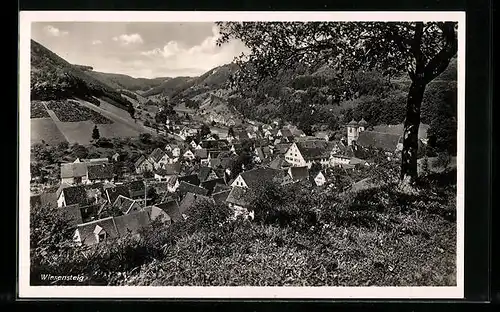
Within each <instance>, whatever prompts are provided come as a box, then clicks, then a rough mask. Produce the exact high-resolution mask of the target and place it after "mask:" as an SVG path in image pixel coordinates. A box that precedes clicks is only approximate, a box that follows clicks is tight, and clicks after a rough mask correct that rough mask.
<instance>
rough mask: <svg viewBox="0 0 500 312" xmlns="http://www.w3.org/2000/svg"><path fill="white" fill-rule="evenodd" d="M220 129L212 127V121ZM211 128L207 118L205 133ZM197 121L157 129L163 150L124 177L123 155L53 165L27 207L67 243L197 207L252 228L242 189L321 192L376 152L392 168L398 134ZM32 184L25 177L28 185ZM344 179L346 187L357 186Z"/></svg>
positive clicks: (422, 136) (361, 126)
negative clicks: (219, 209)
mask: <svg viewBox="0 0 500 312" xmlns="http://www.w3.org/2000/svg"><path fill="white" fill-rule="evenodd" d="M219 121H220V120H219ZM214 124H215V121H214V120H212V125H214ZM427 128H428V126H427V125H425V124H423V125H421V126H420V131H419V154H420V156H419V158H420V159H423V158H422V157H423V155H424V151H425V146H426V144H427V133H426V130H427ZM207 129H210V127H208V126H206V125H204V124H203V123H202V122H195V121H192V120H191V121H189V123H187V122H185V121H184V122H173V121H171V120H169V119H167V121H166V122H165V125H164V130H163V131H161V132H162V133H161V134H158V135H159V136H161V135H170V136H172V137H175V140H170V142H171V143H167V144H166V145H165V146H163V148H159V147H157V148H155V149H154V150H153V151H152V152H151V153H149V154H145V153H144V154H142V155H140V156H139V157H137V158H136V159H134V160H133V162H134V171H131V172H127V174H125V175H120V176H117V175H116V174H115V173H114V172H115V170H114V168H116V167H117V166H120V167H123V164H121V163H123V155H120V154H119V153H115V154H113V156H112V157H109V158H90V159H83V158H82V159H80V158H76V159H74V161H72V162H66V163H60V164H58V165H59V166H60V182H59V184H58V185H57V188H55V187H52V188H50V190H49V191H47V190H45V191H43V190H42V192H39V193H38V194H32V196H31V206H32V207H36V206H41V205H45V206H53V207H58V209H60V210H61V211H63V214H64V215H65V216H66V217H67V221H68V226H70V227H71V228H72V229H74V235H73V242H74V243H75V245H92V244H97V243H100V242H103V241H106V240H111V239H115V238H119V237H122V236H124V235H128V234H132V235H139V232H140V230H141V228H144V227H145V226H147V225H149V224H150V223H152V222H153V221H155V220H160V221H161V222H162V223H163V224H164V225H165V226H169V225H170V224H172V223H176V222H183V221H184V220H185V219H187V218H188V217H189V214H190V211H191V210H192V209H196V208H195V207H196V206H197V205H198V204H199V203H200V202H203V201H206V202H211V203H217V204H223V205H227V206H228V207H229V208H231V209H232V211H233V218H234V219H236V218H244V219H247V220H249V221H251V220H253V218H254V214H253V209H252V207H251V205H250V204H249V201H248V199H247V198H246V197H247V194H248V190H251V189H252V188H255V187H256V185H258V184H260V183H262V181H275V182H276V183H279V184H281V185H286V184H290V183H301V185H302V187H307V188H311V189H319V190H325V191H330V192H332V191H342V190H338V188H335V184H336V183H337V182H336V181H337V180H336V179H335V178H334V177H333V176H332V174H331V172H332V170H333V169H337V170H338V169H340V170H341V171H342V172H345V173H346V174H348V172H349V171H357V170H361V169H363V168H366V167H369V166H373V165H376V163H375V161H376V160H375V159H373V158H372V157H371V158H370V157H369V156H367V155H373V153H372V154H370V153H367V151H379V152H381V155H383V158H384V159H387V160H388V161H392V162H396V163H399V153H400V151H401V149H402V133H403V126H402V125H401V124H400V125H393V126H391V125H387V126H375V127H370V128H368V123H367V122H366V121H365V120H364V119H361V120H359V121H355V120H352V121H351V122H350V123H348V124H346V125H344V127H343V130H342V131H343V132H344V133H343V134H342V135H341V138H340V139H336V138H335V137H338V135H337V136H336V135H335V133H334V131H330V130H324V131H316V132H315V133H314V135H312V136H307V135H306V134H305V133H304V131H302V130H300V129H298V128H297V127H296V126H294V125H291V124H281V123H280V122H278V121H276V122H273V123H271V124H263V123H258V122H249V123H248V125H247V126H233V124H232V123H229V124H228V123H227V122H226V121H224V123H223V124H218V125H217V129H224V130H226V131H217V132H215V131H211V130H207ZM32 179H33V178H32ZM366 180H367V179H363V180H361V181H353V183H351V185H349V187H351V188H352V187H354V186H355V185H356V184H360V183H361V184H362V183H365V182H366Z"/></svg>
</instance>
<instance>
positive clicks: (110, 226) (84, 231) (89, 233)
mask: <svg viewBox="0 0 500 312" xmlns="http://www.w3.org/2000/svg"><path fill="white" fill-rule="evenodd" d="M96 226H99V227H101V228H102V229H103V230H104V232H106V234H107V236H108V237H109V238H116V237H118V236H119V234H118V230H117V228H116V225H115V221H114V218H113V217H108V218H104V219H99V220H96V221H91V222H87V223H83V224H79V225H77V229H78V232H79V233H80V240H81V242H82V243H84V244H94V243H97V240H96V237H95V233H94V229H95V228H96Z"/></svg>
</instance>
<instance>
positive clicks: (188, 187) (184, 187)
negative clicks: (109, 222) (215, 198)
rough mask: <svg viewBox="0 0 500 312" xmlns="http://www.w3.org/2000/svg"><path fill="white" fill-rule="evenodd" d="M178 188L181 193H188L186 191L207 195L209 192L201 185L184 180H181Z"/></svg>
mask: <svg viewBox="0 0 500 312" xmlns="http://www.w3.org/2000/svg"><path fill="white" fill-rule="evenodd" d="M177 190H178V191H179V193H181V194H186V193H194V194H199V195H207V194H208V190H207V189H204V188H202V187H200V186H197V185H194V184H190V183H187V182H184V181H182V182H180V184H179V188H178V189H177Z"/></svg>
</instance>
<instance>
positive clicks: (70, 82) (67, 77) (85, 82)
mask: <svg viewBox="0 0 500 312" xmlns="http://www.w3.org/2000/svg"><path fill="white" fill-rule="evenodd" d="M82 69H83V70H82ZM88 70H89V68H88V67H86V66H82V65H72V64H70V63H69V62H67V61H66V60H64V59H63V58H61V57H59V56H58V55H57V54H55V53H54V52H52V51H50V50H49V49H47V48H46V47H44V46H43V45H41V44H40V43H38V42H36V41H34V40H31V99H32V100H60V99H67V98H80V99H83V100H86V101H89V102H91V103H94V104H96V105H98V104H99V101H98V100H97V99H96V98H100V99H103V100H106V101H107V102H110V103H111V104H113V105H115V106H117V107H120V108H122V109H125V110H126V109H128V108H129V107H130V106H131V105H132V104H131V103H130V102H129V101H128V100H127V99H125V98H124V97H122V96H121V95H120V93H118V92H117V91H116V90H114V89H113V88H111V87H110V86H107V85H106V84H104V83H102V82H101V81H99V80H97V79H95V78H94V77H92V76H90V75H89V74H88V72H89V71H88Z"/></svg>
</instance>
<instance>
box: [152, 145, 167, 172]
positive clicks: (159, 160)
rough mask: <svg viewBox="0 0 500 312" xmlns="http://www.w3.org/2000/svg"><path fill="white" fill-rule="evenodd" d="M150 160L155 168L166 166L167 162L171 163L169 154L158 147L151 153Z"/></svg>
mask: <svg viewBox="0 0 500 312" xmlns="http://www.w3.org/2000/svg"><path fill="white" fill-rule="evenodd" d="M148 160H149V161H150V162H151V163H152V164H153V167H154V169H160V168H164V167H165V166H166V165H167V164H169V163H171V161H170V157H168V154H167V153H165V152H164V151H162V150H161V149H159V148H156V149H155V150H154V151H153V152H152V153H151V155H150V156H149V158H148Z"/></svg>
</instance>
